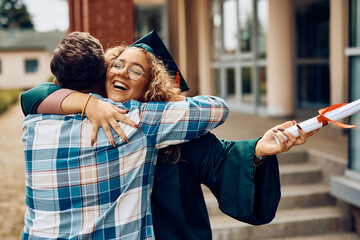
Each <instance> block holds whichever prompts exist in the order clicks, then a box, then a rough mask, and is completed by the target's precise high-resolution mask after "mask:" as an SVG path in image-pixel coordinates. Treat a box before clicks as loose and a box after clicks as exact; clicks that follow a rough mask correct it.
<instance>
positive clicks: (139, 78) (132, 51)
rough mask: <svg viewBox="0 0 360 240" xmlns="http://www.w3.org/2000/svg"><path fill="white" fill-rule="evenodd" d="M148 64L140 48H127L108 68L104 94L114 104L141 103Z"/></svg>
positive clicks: (147, 82) (145, 85) (146, 79)
mask: <svg viewBox="0 0 360 240" xmlns="http://www.w3.org/2000/svg"><path fill="white" fill-rule="evenodd" d="M149 72H150V63H149V62H148V60H147V58H146V55H145V53H144V52H143V51H142V50H141V49H140V48H135V47H130V48H127V49H126V50H125V51H124V52H123V53H122V54H121V55H120V56H119V57H118V58H117V59H116V60H115V61H114V63H113V64H112V65H111V66H110V67H109V70H108V72H107V74H106V83H105V88H106V94H107V97H108V98H110V99H112V100H113V101H115V102H124V101H128V100H130V99H134V100H138V101H142V100H143V98H144V94H145V92H146V91H147V89H148V85H149Z"/></svg>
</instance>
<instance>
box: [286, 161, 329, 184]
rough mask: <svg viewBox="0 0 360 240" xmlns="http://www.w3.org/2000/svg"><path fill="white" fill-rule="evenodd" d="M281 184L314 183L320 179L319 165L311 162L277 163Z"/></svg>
mask: <svg viewBox="0 0 360 240" xmlns="http://www.w3.org/2000/svg"><path fill="white" fill-rule="evenodd" d="M279 171H280V182H281V186H285V185H297V184H314V183H319V182H320V181H321V180H322V173H321V167H320V166H318V165H315V164H311V163H308V162H306V163H301V164H283V165H279Z"/></svg>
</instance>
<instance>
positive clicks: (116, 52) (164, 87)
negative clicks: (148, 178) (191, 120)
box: [105, 45, 183, 164]
mask: <svg viewBox="0 0 360 240" xmlns="http://www.w3.org/2000/svg"><path fill="white" fill-rule="evenodd" d="M127 48H128V46H125V45H121V46H117V47H113V48H109V49H107V50H106V53H105V60H106V62H107V63H108V64H110V62H112V61H114V60H115V59H117V58H118V57H119V56H120V55H121V54H122V53H123V52H124V51H125V50H126V49H127ZM138 49H139V50H141V51H142V52H143V53H144V54H145V56H146V59H147V60H148V62H149V63H150V72H149V75H150V76H149V81H150V83H149V88H148V90H147V91H146V92H145V97H144V100H145V101H147V102H171V101H181V100H183V97H182V95H181V91H180V89H179V87H177V86H175V84H174V77H173V76H171V75H170V74H169V72H168V71H167V70H166V67H165V66H164V64H163V62H162V61H161V60H160V59H158V58H157V57H156V56H154V54H152V53H150V52H148V51H146V50H145V49H142V48H138ZM180 157H181V156H180V147H179V146H177V145H174V146H168V147H166V148H163V149H160V151H159V154H158V158H159V159H160V160H161V161H166V162H169V163H173V164H175V163H177V162H179V161H180Z"/></svg>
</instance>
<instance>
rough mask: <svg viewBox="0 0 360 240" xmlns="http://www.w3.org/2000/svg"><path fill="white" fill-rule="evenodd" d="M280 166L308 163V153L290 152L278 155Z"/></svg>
mask: <svg viewBox="0 0 360 240" xmlns="http://www.w3.org/2000/svg"><path fill="white" fill-rule="evenodd" d="M277 158H278V160H279V164H294V163H304V162H306V161H308V153H307V152H306V151H290V152H285V153H281V154H278V155H277Z"/></svg>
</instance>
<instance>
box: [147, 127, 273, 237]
mask: <svg viewBox="0 0 360 240" xmlns="http://www.w3.org/2000/svg"><path fill="white" fill-rule="evenodd" d="M257 140H258V139H255V140H245V141H226V140H222V141H220V140H218V139H217V138H216V137H215V136H214V135H212V134H207V135H205V136H203V137H201V138H199V139H195V140H192V141H190V142H189V143H185V144H182V145H181V158H182V159H183V160H182V161H180V162H179V163H177V164H172V163H167V162H164V161H161V160H158V162H157V165H156V169H155V177H154V185H153V191H152V195H151V206H152V213H153V222H154V230H155V237H156V239H157V240H159V239H160V240H162V239H164V240H165V239H166V240H167V239H189V240H190V239H211V228H210V223H209V216H208V213H207V209H206V205H205V201H204V197H203V193H202V189H201V184H204V185H206V186H207V187H209V188H210V190H211V191H212V193H213V194H214V195H215V197H216V198H217V200H218V203H219V207H220V210H221V211H222V212H224V213H225V214H227V215H229V216H231V217H233V218H235V219H237V220H240V221H243V222H246V223H249V224H253V225H260V224H265V223H269V222H270V221H271V220H272V219H273V218H274V216H275V213H276V210H277V206H278V204H279V201H280V181H279V169H278V162H277V159H276V157H275V156H274V157H270V158H269V159H267V160H266V161H265V162H264V163H262V164H261V165H259V166H257V167H256V169H254V165H253V161H254V148H255V144H256V142H257ZM254 171H255V175H254Z"/></svg>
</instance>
